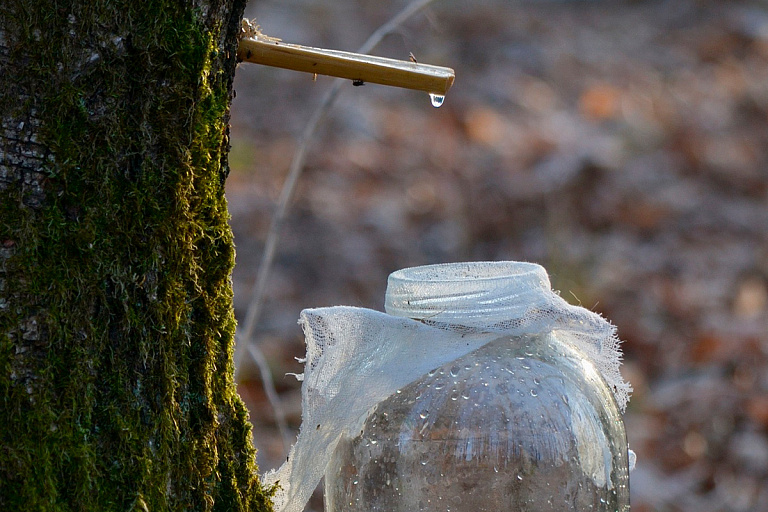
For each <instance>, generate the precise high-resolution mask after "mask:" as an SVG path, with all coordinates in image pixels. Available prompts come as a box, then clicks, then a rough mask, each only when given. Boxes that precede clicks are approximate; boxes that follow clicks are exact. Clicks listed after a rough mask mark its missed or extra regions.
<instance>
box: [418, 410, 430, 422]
mask: <svg viewBox="0 0 768 512" xmlns="http://www.w3.org/2000/svg"><path fill="white" fill-rule="evenodd" d="M427 416H429V411H424V412H422V413H421V414H419V418H421V419H423V420H425V419H427Z"/></svg>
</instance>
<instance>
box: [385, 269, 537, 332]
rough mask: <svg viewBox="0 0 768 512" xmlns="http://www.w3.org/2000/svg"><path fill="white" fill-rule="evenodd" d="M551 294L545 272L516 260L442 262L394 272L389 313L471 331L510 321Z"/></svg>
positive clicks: (388, 293) (389, 299)
mask: <svg viewBox="0 0 768 512" xmlns="http://www.w3.org/2000/svg"><path fill="white" fill-rule="evenodd" d="M550 293H551V287H550V283H549V277H548V276H547V272H546V271H545V270H544V268H542V267H541V266H539V265H536V264H535V263H524V262H516V261H498V262H469V263H445V264H438V265H427V266H422V267H413V268H406V269H403V270H399V271H397V272H393V273H392V274H391V275H390V276H389V280H388V282H387V293H386V301H385V309H386V311H387V313H388V314H390V315H393V316H399V317H406V318H413V319H415V320H421V321H427V322H430V323H433V322H434V323H445V324H451V325H457V326H464V327H469V328H472V329H484V328H488V327H493V326H495V325H498V324H502V323H503V324H506V325H509V324H510V322H512V323H514V320H515V319H516V318H520V319H521V318H523V317H524V316H525V315H526V314H528V313H530V312H531V309H532V308H536V307H537V306H538V305H542V306H544V305H545V304H546V303H547V301H548V300H549V299H548V295H549V294H550Z"/></svg>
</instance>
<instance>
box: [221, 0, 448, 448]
mask: <svg viewBox="0 0 768 512" xmlns="http://www.w3.org/2000/svg"><path fill="white" fill-rule="evenodd" d="M432 1H434V0H417V1H415V2H412V3H410V4H409V5H408V6H406V7H405V8H404V9H403V10H402V11H400V12H399V13H398V14H396V15H395V16H394V17H393V18H392V19H391V20H389V21H388V22H386V23H385V24H383V25H382V26H380V27H379V28H378V29H377V30H376V31H375V32H374V33H373V34H371V36H370V37H369V38H368V40H367V41H365V43H363V45H362V46H361V47H360V49H359V50H358V53H368V52H370V51H371V50H373V48H374V47H376V45H377V44H379V43H380V42H381V40H382V39H383V38H384V37H385V36H387V35H388V34H390V33H391V32H394V31H395V30H397V28H398V27H399V26H400V25H401V24H402V23H403V22H405V21H406V20H407V19H408V18H410V17H411V16H413V15H414V14H415V13H417V12H418V11H420V10H421V9H423V8H424V7H426V6H427V5H428V4H429V3H431V2H432ZM344 82H345V80H343V79H337V80H336V81H335V82H334V84H333V86H332V87H331V88H330V89H329V90H328V93H327V94H326V95H325V97H324V98H323V101H322V103H321V104H320V106H319V107H318V108H317V109H316V110H315V112H314V113H313V114H312V117H311V118H310V120H309V122H308V123H307V125H306V126H305V127H304V131H303V132H302V134H301V138H300V139H299V145H298V148H297V149H296V153H295V154H294V155H293V160H292V161H291V166H290V168H289V170H288V176H287V177H286V180H285V184H283V188H282V190H281V192H280V197H279V198H278V201H277V207H276V208H275V212H274V214H273V217H272V222H271V223H270V226H269V232H268V233H267V238H266V242H265V247H264V252H263V253H262V256H261V262H260V263H259V270H258V272H257V274H256V282H255V284H254V287H253V291H252V293H251V301H250V303H249V304H248V309H247V312H246V315H245V322H244V323H243V327H242V330H240V329H239V330H238V336H237V346H236V350H235V375H237V374H238V372H239V370H240V368H241V366H242V359H243V356H244V354H245V352H247V353H248V354H249V355H250V356H251V357H252V358H253V359H254V361H255V362H256V364H257V366H258V367H259V372H260V373H261V378H262V382H263V385H264V390H265V393H266V394H267V398H268V399H269V402H270V404H271V405H272V407H273V409H274V411H275V418H276V420H277V424H278V428H280V430H281V437H282V438H283V442H284V444H285V443H286V439H288V438H289V437H290V435H289V434H288V433H287V431H288V429H287V427H286V421H285V413H284V411H283V407H282V405H281V402H280V399H279V397H278V395H277V391H276V390H275V386H274V382H273V381H272V375H271V373H270V370H269V367H268V365H267V363H266V359H265V358H264V355H263V353H262V352H261V350H260V349H259V347H258V344H256V343H254V342H253V331H254V329H255V327H256V323H257V322H258V320H259V316H260V314H261V309H262V306H263V302H264V295H265V293H264V292H265V290H266V286H267V279H268V278H269V273H270V271H271V269H272V263H273V261H274V258H275V252H276V249H277V243H278V241H279V239H280V232H281V231H282V227H283V224H284V222H285V218H286V213H287V211H288V205H289V203H290V201H291V198H292V197H293V193H294V191H295V189H296V183H297V182H298V180H299V177H300V176H301V172H302V170H303V169H304V162H305V161H306V155H307V150H308V148H309V145H310V143H311V142H312V139H313V138H314V136H315V132H316V131H317V127H318V125H319V124H320V121H321V120H322V118H323V117H324V116H325V114H327V113H328V111H329V110H330V109H331V106H333V103H334V102H335V101H336V98H337V96H338V95H339V91H340V90H341V85H342V84H343V83H344ZM289 448H290V443H288V444H287V445H286V446H285V450H286V452H287V451H288V449H289Z"/></svg>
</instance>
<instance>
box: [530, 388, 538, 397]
mask: <svg viewBox="0 0 768 512" xmlns="http://www.w3.org/2000/svg"><path fill="white" fill-rule="evenodd" d="M531 396H539V394H538V393H537V392H536V390H535V389H532V390H531Z"/></svg>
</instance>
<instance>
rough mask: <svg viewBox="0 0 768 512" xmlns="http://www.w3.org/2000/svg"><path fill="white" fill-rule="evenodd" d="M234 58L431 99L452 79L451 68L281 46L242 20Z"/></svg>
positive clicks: (440, 93)
mask: <svg viewBox="0 0 768 512" xmlns="http://www.w3.org/2000/svg"><path fill="white" fill-rule="evenodd" d="M237 58H238V60H239V61H244V62H253V63H256V64H263V65H266V66H274V67H278V68H285V69H293V70H295V71H304V72H306V73H313V74H318V75H328V76H335V77H339V78H347V79H349V80H353V82H354V83H355V84H356V85H362V84H364V83H368V82H370V83H375V84H382V85H391V86H394V87H403V88H406V89H414V90H417V91H423V92H428V93H430V95H434V96H445V93H446V92H448V89H450V87H451V85H453V80H454V77H455V74H454V72H453V70H452V69H451V68H444V67H441V66H432V65H429V64H420V63H417V62H413V61H404V60H397V59H388V58H385V57H376V56H372V55H364V54H360V53H352V52H345V51H339V50H326V49H324V48H312V47H309V46H302V45H298V44H289V43H284V42H282V41H281V40H279V39H276V38H273V37H268V36H265V35H263V34H262V33H261V32H260V31H259V30H258V27H256V26H254V25H252V24H251V23H250V22H248V21H247V20H243V31H242V37H241V39H240V43H239V45H238V49H237Z"/></svg>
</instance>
